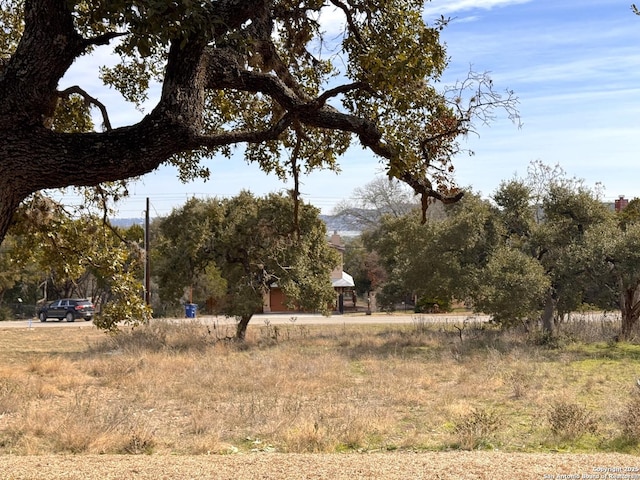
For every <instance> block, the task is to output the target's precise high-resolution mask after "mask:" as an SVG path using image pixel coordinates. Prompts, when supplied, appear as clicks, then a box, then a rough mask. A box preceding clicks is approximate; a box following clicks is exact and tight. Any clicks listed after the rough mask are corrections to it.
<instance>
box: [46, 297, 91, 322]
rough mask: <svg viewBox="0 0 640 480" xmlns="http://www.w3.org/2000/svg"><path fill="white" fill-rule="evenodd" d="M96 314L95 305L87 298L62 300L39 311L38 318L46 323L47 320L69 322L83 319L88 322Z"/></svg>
mask: <svg viewBox="0 0 640 480" xmlns="http://www.w3.org/2000/svg"><path fill="white" fill-rule="evenodd" d="M94 313H95V308H94V307H93V303H91V301H89V300H87V299H86V298H62V299H60V300H56V301H55V302H52V303H50V304H48V305H45V306H44V307H42V308H41V309H40V310H38V318H39V319H40V321H41V322H46V321H47V318H57V319H58V320H59V321H60V320H62V319H66V320H67V322H74V321H75V320H76V319H79V318H83V319H84V320H86V321H87V322H88V321H90V320H92V319H93V314H94Z"/></svg>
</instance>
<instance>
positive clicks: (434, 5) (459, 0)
mask: <svg viewBox="0 0 640 480" xmlns="http://www.w3.org/2000/svg"><path fill="white" fill-rule="evenodd" d="M530 1H532V0H454V1H450V0H432V1H431V2H429V3H427V5H426V6H425V9H424V12H425V14H426V15H427V16H432V15H448V14H451V13H456V12H466V11H469V10H477V9H482V10H491V9H493V8H499V7H506V6H509V5H519V4H522V3H529V2H530Z"/></svg>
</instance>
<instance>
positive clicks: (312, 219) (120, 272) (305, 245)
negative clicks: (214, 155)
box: [0, 192, 339, 338]
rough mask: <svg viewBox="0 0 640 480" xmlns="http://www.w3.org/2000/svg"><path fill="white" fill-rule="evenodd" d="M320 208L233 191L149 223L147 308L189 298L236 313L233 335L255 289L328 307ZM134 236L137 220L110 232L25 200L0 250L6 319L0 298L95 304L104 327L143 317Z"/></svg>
mask: <svg viewBox="0 0 640 480" xmlns="http://www.w3.org/2000/svg"><path fill="white" fill-rule="evenodd" d="M319 213H320V212H319V210H318V209H316V208H314V207H312V206H310V205H307V204H304V203H302V202H297V203H296V202H293V201H292V200H291V198H290V197H289V196H285V195H279V194H272V195H269V196H267V197H264V198H257V197H255V196H253V195H252V194H251V193H249V192H242V193H241V194H239V195H238V196H236V197H234V198H231V199H209V200H199V199H195V198H194V199H191V200H189V201H187V202H186V204H185V205H184V206H182V207H181V208H178V209H175V210H174V211H173V212H172V213H171V214H170V215H169V216H167V217H166V218H160V219H156V220H155V221H154V222H153V223H152V224H151V226H150V232H149V233H150V238H151V242H150V245H151V248H150V260H151V261H150V266H151V269H150V272H151V273H152V279H153V282H152V285H153V288H152V295H151V298H152V305H153V307H154V310H155V311H157V312H159V313H160V314H167V313H169V314H171V315H176V314H180V313H179V312H180V311H181V309H183V308H184V307H183V305H184V304H185V303H191V302H194V303H196V304H198V305H199V307H200V308H202V309H203V310H205V311H206V312H207V313H215V314H223V315H227V316H230V317H235V318H236V319H237V320H238V327H237V330H236V336H237V337H238V338H244V335H245V332H246V328H247V325H248V323H249V321H250V319H251V317H252V316H253V314H254V313H256V312H258V311H259V310H260V308H261V307H262V305H263V295H264V294H265V293H266V292H268V291H269V289H271V288H273V287H274V286H276V285H277V287H278V288H280V289H282V291H283V292H284V294H285V296H286V298H287V300H288V301H289V302H290V305H291V306H292V307H297V308H302V309H304V310H312V311H319V312H323V313H327V312H328V309H329V308H330V306H331V304H332V303H333V301H334V292H333V289H332V286H331V282H330V273H331V270H332V269H333V268H334V267H335V266H336V265H337V264H338V261H339V259H338V257H337V252H336V251H335V250H334V249H333V248H331V247H330V246H329V245H328V243H327V240H326V226H325V224H324V223H323V222H322V221H321V220H320V218H319ZM143 238H144V230H143V228H142V227H140V226H138V225H134V226H132V227H130V228H127V229H121V228H114V227H111V226H110V225H109V223H108V222H105V221H104V219H103V217H101V216H98V215H95V214H92V213H91V212H90V211H88V210H87V211H81V212H74V213H72V212H69V211H67V210H65V208H64V207H63V206H61V205H60V204H58V203H55V202H53V201H51V200H50V199H48V198H46V197H43V196H40V195H36V196H34V197H33V198H32V201H31V202H30V203H28V204H25V205H24V207H23V208H21V210H20V211H19V213H18V215H16V219H15V222H14V224H13V227H12V229H11V231H10V234H9V235H8V237H7V238H6V239H5V241H4V242H3V244H2V246H1V247H0V267H1V271H2V274H1V275H0V301H4V303H5V316H13V312H12V311H11V309H9V308H7V307H8V305H9V304H14V305H16V304H17V305H19V309H20V310H22V311H26V310H27V309H28V307H27V305H26V304H31V305H38V304H43V303H45V302H46V301H48V300H52V299H55V298H64V297H74V296H78V297H87V298H90V299H92V300H93V301H94V303H95V304H96V306H97V307H98V309H99V311H100V314H99V315H98V316H97V318H96V323H97V325H98V326H99V327H101V328H104V329H106V330H115V329H117V327H118V325H119V324H122V323H123V322H124V323H125V324H137V323H140V322H145V321H147V320H148V319H149V318H150V315H151V309H150V308H149V306H147V305H145V304H144V302H143V298H144V295H143V292H142V281H143V276H144V266H145V264H146V262H145V261H144V260H145V258H144V256H145V254H146V252H145V249H144V245H143ZM18 299H20V300H22V301H23V303H22V304H20V303H18ZM25 313H26V315H33V314H34V309H33V308H32V309H30V311H28V312H25Z"/></svg>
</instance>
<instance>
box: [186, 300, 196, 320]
mask: <svg viewBox="0 0 640 480" xmlns="http://www.w3.org/2000/svg"><path fill="white" fill-rule="evenodd" d="M197 309H198V305H196V304H195V303H187V304H186V305H185V306H184V315H185V317H187V318H196V310H197Z"/></svg>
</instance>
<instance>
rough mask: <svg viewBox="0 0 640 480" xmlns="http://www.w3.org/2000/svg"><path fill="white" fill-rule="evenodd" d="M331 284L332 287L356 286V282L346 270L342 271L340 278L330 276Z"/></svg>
mask: <svg viewBox="0 0 640 480" xmlns="http://www.w3.org/2000/svg"><path fill="white" fill-rule="evenodd" d="M331 284H332V285H333V288H336V287H355V286H356V284H355V283H354V282H353V277H352V276H351V275H349V274H348V273H347V272H342V276H341V277H340V278H332V279H331Z"/></svg>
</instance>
